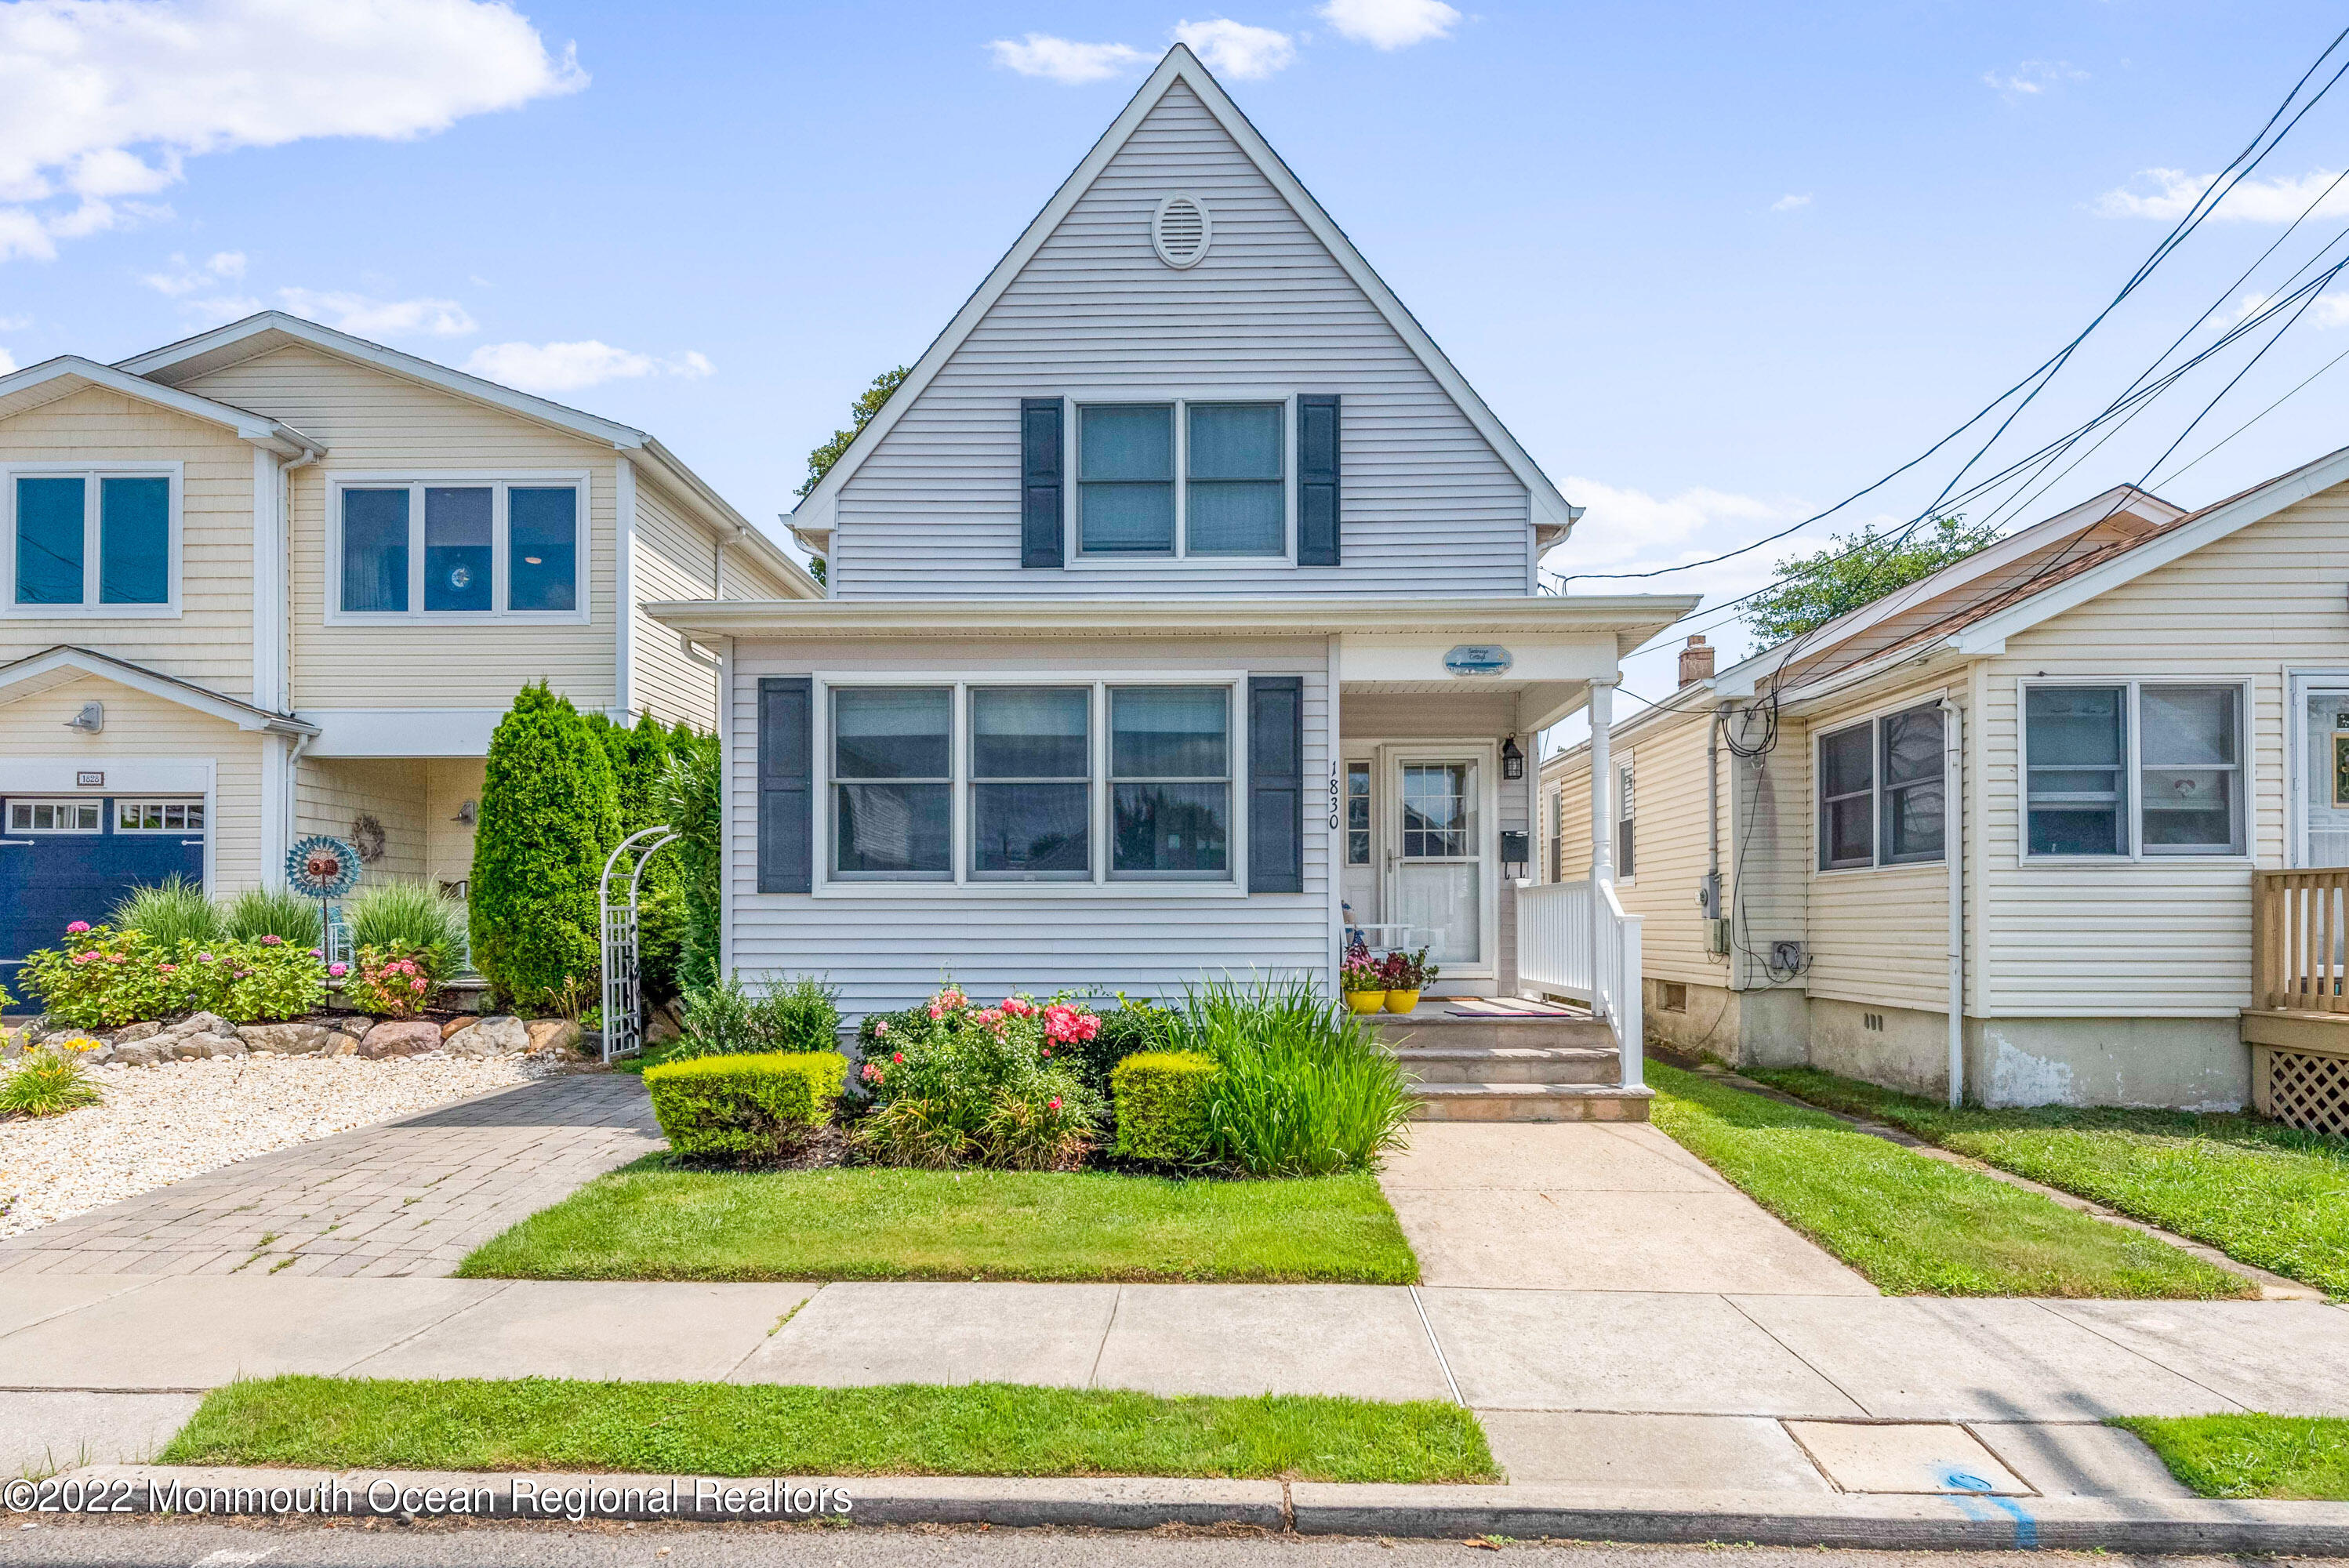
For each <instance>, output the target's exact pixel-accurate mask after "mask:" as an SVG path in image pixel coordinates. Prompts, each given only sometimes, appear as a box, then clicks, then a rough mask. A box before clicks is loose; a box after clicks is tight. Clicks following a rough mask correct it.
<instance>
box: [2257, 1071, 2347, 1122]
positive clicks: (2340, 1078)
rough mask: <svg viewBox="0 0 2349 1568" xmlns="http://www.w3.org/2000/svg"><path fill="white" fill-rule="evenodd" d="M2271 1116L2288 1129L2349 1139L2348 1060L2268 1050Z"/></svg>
mask: <svg viewBox="0 0 2349 1568" xmlns="http://www.w3.org/2000/svg"><path fill="white" fill-rule="evenodd" d="M2267 1057H2268V1103H2269V1105H2270V1106H2271V1108H2272V1109H2271V1111H2270V1114H2271V1115H2272V1116H2273V1117H2274V1118H2275V1119H2277V1120H2278V1121H2281V1122H2282V1123H2284V1124H2285V1125H2286V1126H2288V1127H2297V1128H2302V1129H2303V1130H2307V1131H2310V1132H2329V1133H2332V1134H2333V1135H2334V1136H2336V1137H2343V1138H2349V1057H2313V1056H2310V1055H2308V1054H2307V1053H2306V1052H2304V1051H2287V1050H2276V1049H2271V1050H2270V1051H2269V1052H2268V1053H2267Z"/></svg>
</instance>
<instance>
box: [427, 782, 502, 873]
mask: <svg viewBox="0 0 2349 1568" xmlns="http://www.w3.org/2000/svg"><path fill="white" fill-rule="evenodd" d="M488 776H489V764H488V763H486V762H484V761H482V760H481V759H479V758H471V757H435V758H429V759H428V760H427V761H426V762H425V764H424V874H425V876H426V877H428V878H429V879H430V880H431V881H433V882H464V881H467V880H468V879H470V878H471V876H472V874H473V829H472V824H471V823H469V822H460V821H459V820H457V815H458V813H459V812H460V810H463V809H464V805H465V802H466V801H468V800H471V801H472V802H473V803H474V804H475V806H476V807H478V806H479V805H480V804H481V793H482V786H483V785H484V784H485V783H486V781H487V779H488Z"/></svg>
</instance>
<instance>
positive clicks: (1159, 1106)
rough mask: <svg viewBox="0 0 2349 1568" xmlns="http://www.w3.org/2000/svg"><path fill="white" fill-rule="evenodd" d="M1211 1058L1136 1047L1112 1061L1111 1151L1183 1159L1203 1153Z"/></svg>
mask: <svg viewBox="0 0 2349 1568" xmlns="http://www.w3.org/2000/svg"><path fill="white" fill-rule="evenodd" d="M1216 1070H1217V1069H1216V1058H1215V1057H1210V1056H1206V1055H1205V1054H1203V1053H1201V1052H1198V1051H1140V1052H1137V1053H1135V1054H1134V1055H1133V1056H1130V1057H1126V1058H1125V1059H1124V1060H1123V1061H1122V1062H1120V1063H1118V1064H1117V1067H1116V1068H1115V1069H1114V1070H1112V1072H1111V1074H1110V1088H1111V1091H1112V1093H1113V1094H1115V1095H1116V1097H1117V1151H1118V1152H1119V1153H1120V1154H1123V1155H1125V1156H1127V1157H1128V1158H1130V1159H1134V1160H1163V1161H1168V1162H1169V1163H1174V1164H1188V1163H1190V1162H1192V1161H1196V1160H1199V1159H1201V1158H1203V1157H1205V1155H1206V1151H1207V1139H1208V1134H1209V1130H1210V1129H1209V1126H1208V1120H1207V1108H1208V1105H1209V1103H1210V1099H1211V1097H1212V1094H1213V1091H1214V1087H1215V1081H1216Z"/></svg>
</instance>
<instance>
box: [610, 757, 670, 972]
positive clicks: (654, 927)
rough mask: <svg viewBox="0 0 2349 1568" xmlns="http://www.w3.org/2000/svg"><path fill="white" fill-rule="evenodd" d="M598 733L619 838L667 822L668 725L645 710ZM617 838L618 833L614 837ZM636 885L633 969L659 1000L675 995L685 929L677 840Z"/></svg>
mask: <svg viewBox="0 0 2349 1568" xmlns="http://www.w3.org/2000/svg"><path fill="white" fill-rule="evenodd" d="M688 733H690V732H689V731H688ZM601 738H602V740H603V743H604V751H605V756H606V757H608V758H610V760H611V764H612V783H613V787H614V789H616V791H617V793H618V796H619V805H620V832H619V838H620V839H626V838H628V837H630V836H631V835H633V834H636V833H638V832H641V831H643V830H645V829H647V828H657V827H661V826H664V825H666V823H667V817H666V816H664V815H663V814H662V811H661V798H660V780H661V775H662V774H663V773H664V772H666V771H667V769H668V752H669V728H668V726H667V725H665V724H663V723H662V722H661V721H660V720H659V719H657V718H655V717H653V716H652V715H651V714H650V713H649V712H647V713H646V714H644V715H643V716H642V717H639V718H638V719H637V720H636V724H635V725H634V726H633V727H631V726H626V725H619V724H608V725H605V727H604V728H603V731H602V734H601ZM618 841H619V840H618V839H616V840H614V841H613V843H614V844H616V843H617V842H618ZM611 848H612V846H611V845H606V846H605V853H607V854H608V853H609V852H610V851H611ZM636 890H637V891H636V963H637V973H638V974H639V975H641V976H642V977H643V980H644V984H645V995H646V996H647V998H649V999H651V1000H654V1001H660V1000H663V999H666V998H667V997H670V996H674V995H677V961H678V942H679V939H680V937H681V935H682V934H683V926H682V915H681V913H680V911H679V909H678V870H677V846H676V845H674V844H672V845H670V846H669V847H668V848H667V849H665V850H663V851H660V852H659V853H658V854H656V855H655V856H653V858H652V859H651V860H650V861H647V863H646V865H645V872H644V877H643V879H642V880H641V881H640V882H638V883H637V884H636Z"/></svg>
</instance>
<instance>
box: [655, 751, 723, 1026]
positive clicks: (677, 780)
mask: <svg viewBox="0 0 2349 1568" xmlns="http://www.w3.org/2000/svg"><path fill="white" fill-rule="evenodd" d="M723 786H724V774H723V770H722V768H721V766H720V763H719V750H718V738H717V737H716V736H711V735H697V734H695V733H694V732H693V731H691V730H689V729H686V728H683V727H679V728H678V729H677V730H676V731H675V732H673V733H672V734H671V735H670V737H669V750H668V768H667V771H665V772H664V773H662V775H661V781H660V802H661V813H662V815H663V817H664V818H666V819H667V822H668V825H669V826H670V827H672V828H674V829H676V830H677V831H678V835H679V837H678V841H677V842H676V843H675V844H672V845H671V846H669V849H668V851H667V853H669V854H672V855H674V856H676V857H677V879H678V913H679V924H680V926H681V928H682V929H681V930H680V932H679V940H678V968H677V984H678V990H679V991H680V992H683V993H684V994H686V995H692V994H693V993H695V992H697V991H702V990H707V989H708V988H709V987H710V986H712V985H717V984H718V982H719V977H720V973H719V961H718V959H719V954H718V913H719V910H718V899H719V867H720V864H721V862H722V861H723V859H724V855H723V851H722V848H721V844H720V838H721V835H722V832H723V829H724V823H725V789H724V787H723Z"/></svg>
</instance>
